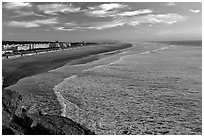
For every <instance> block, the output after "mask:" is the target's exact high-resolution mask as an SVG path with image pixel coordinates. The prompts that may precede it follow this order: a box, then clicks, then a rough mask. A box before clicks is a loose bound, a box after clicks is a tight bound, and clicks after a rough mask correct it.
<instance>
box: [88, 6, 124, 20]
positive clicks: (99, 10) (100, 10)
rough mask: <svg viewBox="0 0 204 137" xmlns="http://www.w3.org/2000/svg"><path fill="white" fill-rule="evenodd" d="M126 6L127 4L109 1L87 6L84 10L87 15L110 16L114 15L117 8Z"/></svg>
mask: <svg viewBox="0 0 204 137" xmlns="http://www.w3.org/2000/svg"><path fill="white" fill-rule="evenodd" d="M125 7H127V5H124V4H119V3H109V4H101V5H98V6H93V7H88V9H87V10H84V11H85V13H86V14H87V15H88V16H93V17H108V16H109V17H110V16H114V14H116V13H117V12H118V11H117V10H118V9H122V8H125Z"/></svg>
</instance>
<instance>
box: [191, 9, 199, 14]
mask: <svg viewBox="0 0 204 137" xmlns="http://www.w3.org/2000/svg"><path fill="white" fill-rule="evenodd" d="M189 11H190V12H193V13H199V12H200V10H193V9H190V10H189Z"/></svg>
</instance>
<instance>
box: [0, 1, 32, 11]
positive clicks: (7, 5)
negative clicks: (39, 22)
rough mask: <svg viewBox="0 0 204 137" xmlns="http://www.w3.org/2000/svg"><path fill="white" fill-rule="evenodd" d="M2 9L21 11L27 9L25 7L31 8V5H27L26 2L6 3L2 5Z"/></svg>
mask: <svg viewBox="0 0 204 137" xmlns="http://www.w3.org/2000/svg"><path fill="white" fill-rule="evenodd" d="M3 7H4V8H6V9H9V10H11V9H21V8H25V7H26V8H27V7H32V4H30V3H28V2H6V3H5V4H4V5H3Z"/></svg>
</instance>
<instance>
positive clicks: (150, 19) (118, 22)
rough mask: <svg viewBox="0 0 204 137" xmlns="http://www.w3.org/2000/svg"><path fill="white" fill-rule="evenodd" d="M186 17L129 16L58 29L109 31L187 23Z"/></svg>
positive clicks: (171, 14)
mask: <svg viewBox="0 0 204 137" xmlns="http://www.w3.org/2000/svg"><path fill="white" fill-rule="evenodd" d="M185 20H186V17H184V16H181V15H179V14H173V13H169V14H148V15H143V16H127V17H123V18H113V19H112V20H110V21H104V22H89V23H81V24H76V23H75V22H71V23H65V24H64V26H65V27H58V28H56V29H57V30H64V31H74V30H85V29H96V30H102V29H108V28H114V27H119V26H123V25H129V26H138V25H141V24H149V25H150V26H151V25H152V24H173V23H176V22H180V21H185Z"/></svg>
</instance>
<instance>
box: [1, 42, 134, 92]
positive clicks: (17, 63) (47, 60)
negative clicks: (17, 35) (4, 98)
mask: <svg viewBox="0 0 204 137" xmlns="http://www.w3.org/2000/svg"><path fill="white" fill-rule="evenodd" d="M129 47H132V45H131V44H129V43H121V44H112V45H100V46H99V45H97V46H91V47H90V46H86V47H81V48H75V49H69V50H62V51H57V52H50V53H46V54H38V55H35V56H24V57H21V58H18V59H8V60H2V76H3V77H4V80H3V86H2V87H3V88H6V87H9V86H11V85H14V84H16V83H17V82H18V81H19V80H20V79H22V78H25V77H30V76H33V75H37V74H41V73H44V72H48V71H50V70H53V69H56V68H59V67H62V66H63V65H65V64H67V63H69V62H72V61H76V60H80V59H83V58H85V57H88V56H91V55H98V54H102V53H106V52H111V51H117V50H122V49H126V48H129ZM45 66H46V67H45Z"/></svg>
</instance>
